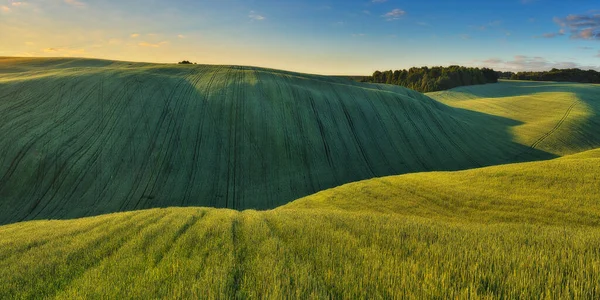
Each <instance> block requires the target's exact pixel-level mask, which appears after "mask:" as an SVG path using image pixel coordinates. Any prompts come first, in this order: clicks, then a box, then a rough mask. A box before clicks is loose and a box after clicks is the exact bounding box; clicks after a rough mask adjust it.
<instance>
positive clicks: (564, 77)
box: [510, 69, 600, 83]
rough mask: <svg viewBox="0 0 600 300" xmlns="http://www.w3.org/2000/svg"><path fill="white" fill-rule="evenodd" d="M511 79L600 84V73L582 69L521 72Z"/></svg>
mask: <svg viewBox="0 0 600 300" xmlns="http://www.w3.org/2000/svg"><path fill="white" fill-rule="evenodd" d="M510 79H512V80H535V81H563V82H565V81H566V82H581V83H600V73H599V72H597V71H594V70H587V71H585V70H581V69H561V70H559V69H552V70H550V71H545V72H519V73H516V74H513V75H512V76H511V78H510Z"/></svg>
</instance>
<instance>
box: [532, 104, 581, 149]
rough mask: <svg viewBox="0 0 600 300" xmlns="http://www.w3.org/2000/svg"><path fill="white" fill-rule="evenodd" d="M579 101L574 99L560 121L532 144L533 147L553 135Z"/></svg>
mask: <svg viewBox="0 0 600 300" xmlns="http://www.w3.org/2000/svg"><path fill="white" fill-rule="evenodd" d="M578 102H579V100H575V101H573V104H571V105H570V106H569V108H568V109H567V111H566V112H565V114H564V115H563V116H562V118H561V119H560V120H559V121H558V123H557V124H556V125H555V126H554V127H553V128H552V129H551V130H550V131H548V132H546V133H545V134H544V135H542V136H541V137H540V138H539V139H537V140H536V141H535V142H534V143H533V144H531V146H530V147H531V149H535V148H536V147H537V146H538V145H539V144H540V143H542V142H543V141H544V140H545V139H547V138H548V137H549V136H551V135H552V134H553V133H554V132H555V131H556V130H558V129H559V128H560V127H561V126H562V124H563V123H564V122H565V121H566V120H567V118H568V117H569V115H570V114H571V111H572V110H573V108H574V107H575V105H577V103H578Z"/></svg>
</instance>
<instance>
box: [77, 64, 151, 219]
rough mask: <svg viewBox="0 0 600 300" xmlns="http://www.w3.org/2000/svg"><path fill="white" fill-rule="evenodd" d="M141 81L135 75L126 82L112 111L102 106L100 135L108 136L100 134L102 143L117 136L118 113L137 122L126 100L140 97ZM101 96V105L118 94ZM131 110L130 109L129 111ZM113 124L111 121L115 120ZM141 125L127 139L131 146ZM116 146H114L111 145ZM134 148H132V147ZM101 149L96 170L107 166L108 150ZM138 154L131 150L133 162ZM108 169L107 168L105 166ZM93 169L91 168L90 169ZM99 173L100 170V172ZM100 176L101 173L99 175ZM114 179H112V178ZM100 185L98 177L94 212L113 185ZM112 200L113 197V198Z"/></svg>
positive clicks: (118, 169)
mask: <svg viewBox="0 0 600 300" xmlns="http://www.w3.org/2000/svg"><path fill="white" fill-rule="evenodd" d="M134 81H135V86H136V87H135V88H134V89H133V92H132V91H131V86H132V85H133V84H134ZM141 83H142V82H141V81H139V80H138V79H137V77H136V76H135V75H134V76H132V77H131V79H128V81H126V82H125V84H124V85H123V93H118V95H119V96H118V97H116V98H115V101H113V103H114V104H113V105H111V107H110V109H109V110H108V111H107V110H106V108H105V107H104V104H101V105H100V109H101V110H102V113H101V115H102V116H101V119H100V127H99V129H98V130H100V133H103V132H105V131H106V134H104V135H102V134H98V137H100V136H102V137H103V139H102V141H101V143H107V141H110V139H111V137H112V136H113V135H114V134H115V128H116V126H117V123H118V122H117V121H118V120H119V119H122V117H119V116H118V115H117V112H119V111H124V110H127V111H128V113H129V117H130V119H129V121H130V122H133V121H134V120H136V121H137V119H135V118H134V116H133V115H132V113H131V105H127V104H129V103H128V102H126V100H128V101H129V102H134V99H135V97H136V95H139V92H140V91H141V90H142V86H141ZM101 93H102V94H101V95H100V98H99V99H100V100H101V103H104V102H105V101H106V100H108V99H113V97H112V95H114V94H115V93H116V92H113V93H112V94H111V96H109V97H107V98H105V97H104V91H103V90H101ZM127 108H129V109H127ZM141 111H142V112H141V113H142V114H143V115H146V112H145V109H142V110H141ZM113 119H114V121H112V122H111V120H113ZM138 124H139V122H136V127H135V128H133V129H132V132H131V133H130V135H129V136H128V137H127V142H128V143H129V144H131V139H132V136H133V134H135V133H136V129H137V125H138ZM111 146H114V145H111ZM131 147H132V146H131ZM98 148H100V149H99V151H100V152H99V157H98V158H97V160H96V161H94V164H95V166H96V169H98V166H100V165H103V166H105V160H104V152H105V150H106V149H104V148H102V147H98ZM136 153H137V151H135V150H134V149H131V154H132V155H133V158H132V159H133V160H134V161H135V154H136ZM123 165H124V164H123V163H120V164H118V165H117V169H116V170H113V171H114V173H118V172H119V171H120V170H121V168H122V167H123ZM105 167H106V166H105ZM90 169H91V167H90ZM98 172H99V170H98ZM98 174H99V173H98ZM138 176H139V175H138V174H136V178H138ZM111 178H112V177H111ZM100 184H101V182H100V181H99V179H98V177H96V178H95V184H94V185H95V189H94V191H93V192H94V196H93V197H92V198H93V199H94V201H93V203H92V204H91V205H90V208H89V211H93V209H95V208H97V207H98V205H99V202H100V201H101V200H102V199H104V198H105V195H106V193H107V191H108V187H109V185H110V184H111V180H105V181H104V183H103V187H102V188H100ZM89 192H92V191H91V190H88V191H86V194H87V193H89ZM111 198H112V197H111Z"/></svg>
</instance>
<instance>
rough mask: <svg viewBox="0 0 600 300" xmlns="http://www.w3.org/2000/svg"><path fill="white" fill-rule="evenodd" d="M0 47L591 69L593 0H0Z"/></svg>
mask: <svg viewBox="0 0 600 300" xmlns="http://www.w3.org/2000/svg"><path fill="white" fill-rule="evenodd" d="M0 56H34V57H93V58H104V59H114V60H125V61H143V62H159V63H174V62H178V61H181V60H190V61H193V62H196V63H198V64H226V65H250V66H261V67H269V68H276V69H285V70H291V71H298V72H306V73H315V74H328V75H368V74H372V73H373V71H375V70H390V69H394V70H396V69H403V68H410V67H413V66H437V65H442V66H447V65H453V64H457V65H464V66H473V67H491V68H494V69H496V70H503V71H540V70H548V69H551V68H571V67H578V68H582V69H596V70H600V1H598V0H594V1H587V0H570V1H567V0H477V1H475V0H461V1H459V0H418V1H401V0H330V1H327V0H304V1H291V0H285V1H284V0H196V1H191V0H169V1H165V0H162V1H155V0H103V1H95V0H23V1H17V0H0Z"/></svg>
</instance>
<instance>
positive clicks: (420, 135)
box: [398, 99, 440, 171]
mask: <svg viewBox="0 0 600 300" xmlns="http://www.w3.org/2000/svg"><path fill="white" fill-rule="evenodd" d="M398 100H400V101H398V103H399V104H400V106H401V108H402V111H403V112H404V117H405V118H406V120H408V122H409V123H410V125H411V126H412V128H413V129H414V130H415V133H416V136H417V139H418V140H419V141H420V142H421V144H422V145H423V146H428V144H427V141H426V140H425V137H424V136H423V133H422V132H421V129H419V127H418V126H417V124H416V123H415V121H414V120H413V118H412V117H411V114H412V113H414V112H415V111H414V110H413V109H411V112H410V113H409V111H408V109H407V107H406V104H405V103H404V101H403V99H398ZM427 148H429V147H427ZM431 158H432V159H433V157H431ZM436 160H437V159H436ZM437 163H438V164H439V163H440V162H439V160H438V162H437ZM425 166H426V168H425V171H431V167H429V166H427V165H425Z"/></svg>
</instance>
